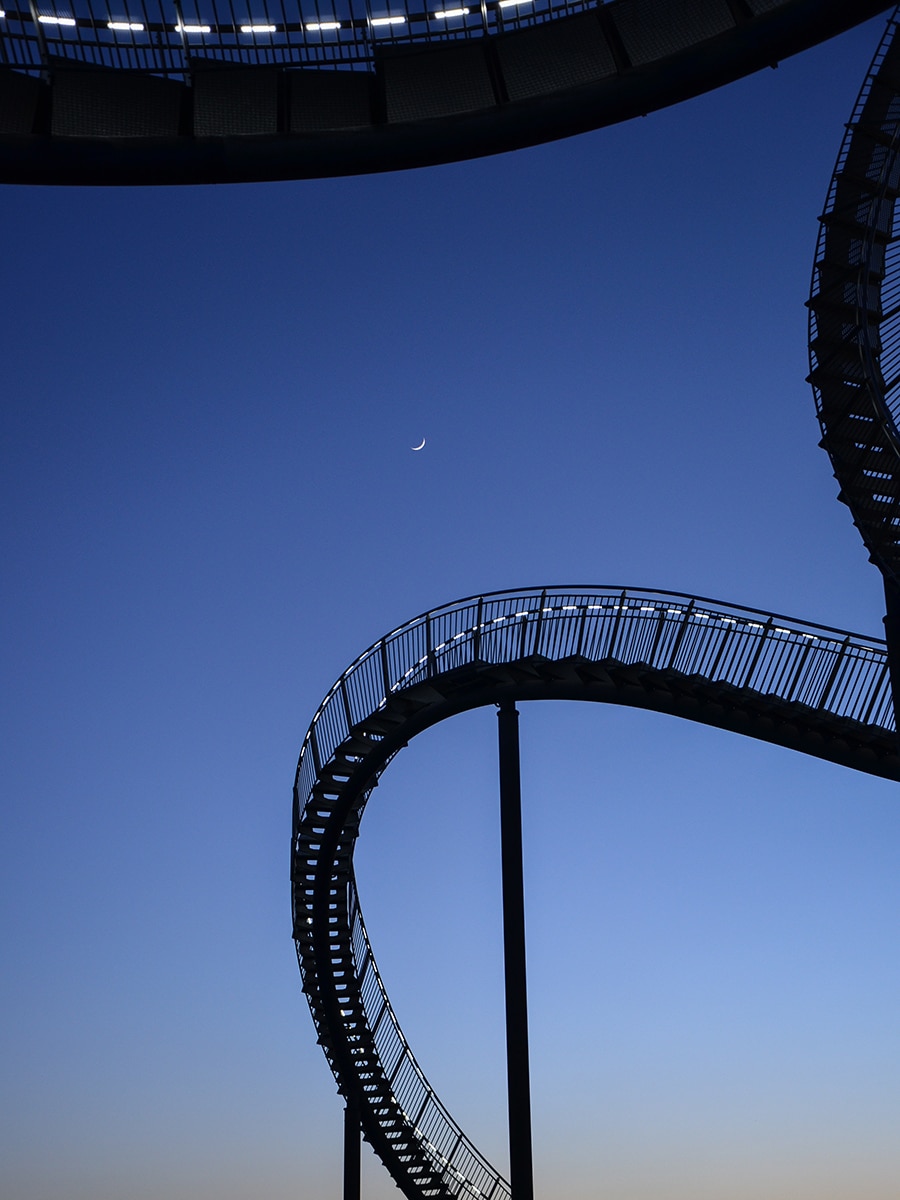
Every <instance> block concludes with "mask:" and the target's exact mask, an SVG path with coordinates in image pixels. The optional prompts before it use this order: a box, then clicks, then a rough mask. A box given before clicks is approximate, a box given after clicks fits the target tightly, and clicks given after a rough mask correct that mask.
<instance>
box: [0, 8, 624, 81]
mask: <svg viewBox="0 0 900 1200" xmlns="http://www.w3.org/2000/svg"><path fill="white" fill-rule="evenodd" d="M599 2H600V3H602V0H599ZM597 3H598V0H520V2H519V3H515V2H514V0H484V2H483V3H482V2H480V0H479V3H477V4H466V3H456V0H447V2H446V3H443V2H437V0H435V2H428V0H242V2H241V3H239V4H236V3H234V2H233V0H49V2H47V3H38V4H37V5H36V6H35V7H34V9H32V7H31V6H30V5H29V4H26V3H24V2H23V0H19V2H18V3H13V4H10V5H8V6H6V7H5V11H4V15H3V17H0V63H4V62H5V63H6V64H7V65H10V66H13V67H17V68H19V69H21V70H35V71H36V70H39V69H41V68H42V67H43V66H44V65H46V63H47V62H48V61H49V60H50V59H51V58H52V59H53V60H55V61H59V60H66V59H69V60H71V61H73V62H79V63H88V64H92V65H96V66H103V67H117V68H121V69H127V70H140V71H149V72H153V73H154V74H161V75H170V76H173V77H178V78H182V77H184V76H185V75H187V74H188V73H189V66H190V59H191V58H200V59H204V58H206V59H209V58H213V59H216V60H217V61H220V62H231V63H234V64H235V65H238V64H244V65H271V66H295V67H296V66H318V67H337V66H343V67H350V68H353V67H356V68H359V69H366V68H367V67H370V66H371V63H372V61H373V59H374V56H375V55H376V53H377V52H378V50H379V48H381V49H383V48H385V47H389V46H391V45H395V44H399V45H403V44H409V43H416V42H447V41H456V40H459V39H460V38H479V37H484V36H490V35H492V34H496V33H502V32H504V31H505V30H509V29H518V28H524V27H526V26H529V25H536V24H541V23H543V22H545V21H551V20H555V19H556V18H558V17H561V16H567V15H568V14H570V13H575V12H582V11H584V10H585V9H589V8H595V7H596V6H597Z"/></svg>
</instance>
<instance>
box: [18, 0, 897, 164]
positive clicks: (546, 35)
mask: <svg viewBox="0 0 900 1200" xmlns="http://www.w3.org/2000/svg"><path fill="white" fill-rule="evenodd" d="M887 7H889V5H887V4H885V3H884V0H609V2H608V3H602V2H598V0H481V2H480V3H479V4H477V5H468V4H465V3H456V2H455V0H453V2H449V3H440V2H438V0H434V2H432V0H280V2H279V3H278V4H274V3H271V2H270V0H246V3H245V4H244V5H242V6H240V7H239V8H235V6H234V5H232V4H230V3H227V4H226V3H225V2H224V0H115V3H113V2H112V0H49V2H48V3H41V4H36V3H33V2H31V0H29V3H28V4H24V3H22V2H21V0H19V2H18V3H11V4H10V5H9V6H8V7H7V8H5V9H3V10H2V11H0V182H4V183H49V184H60V183H63V184H156V183H160V184H169V183H213V182H238V181H246V180H266V179H301V178H312V177H316V176H328V175H346V174H358V173H362V172H369V171H385V170H396V169H400V168H407V167H414V166H422V165H425V164H431V163H439V162H451V161H456V160H459V159H465V158H473V157H477V156H479V155H484V154H493V153H497V152H498V151H502V150H512V149H515V148H516V147H519V146H525V145H533V144H536V143H539V142H545V141H550V140H552V139H553V138H558V137H565V136H568V135H570V134H574V133H579V132H582V131H584V130H587V129H595V128H598V127H600V126H603V125H609V124H612V123H613V122H616V121H622V120H626V119H628V118H630V117H634V116H639V115H641V114H644V113H648V112H652V111H654V110H655V109H658V108H662V107H664V106H665V105H668V104H674V103H677V102H678V101H680V100H684V99H686V98H687V97H689V96H694V95H698V94H699V93H701V92H704V91H708V90H710V89H711V88H715V87H718V86H719V85H721V84H724V83H728V82H729V81H731V80H733V79H737V78H740V77H741V76H743V75H747V74H749V73H750V72H752V71H757V70H760V69H762V68H763V67H767V66H772V65H775V64H776V63H777V62H778V61H780V60H781V59H783V58H786V57H788V56H790V55H792V54H795V53H797V52H798V51H800V50H804V49H806V48H807V47H809V46H812V45H815V44H816V43H818V42H821V41H823V40H824V39H826V38H829V37H832V36H833V35H834V34H837V33H840V32H842V31H843V30H845V29H848V28H850V27H851V26H853V25H856V24H859V23H860V22H861V21H864V20H866V19H867V18H869V17H871V16H873V15H875V14H876V13H878V12H881V11H882V10H884V9H886V8H887Z"/></svg>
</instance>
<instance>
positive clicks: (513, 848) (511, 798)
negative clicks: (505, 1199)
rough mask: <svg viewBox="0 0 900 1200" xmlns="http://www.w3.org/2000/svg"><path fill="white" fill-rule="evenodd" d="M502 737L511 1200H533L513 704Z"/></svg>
mask: <svg viewBox="0 0 900 1200" xmlns="http://www.w3.org/2000/svg"><path fill="white" fill-rule="evenodd" d="M497 721H498V728H499V735H500V738H499V740H500V857H501V864H502V873H503V958H504V967H505V976H506V1077H507V1088H508V1095H509V1175H510V1187H511V1192H512V1198H511V1200H534V1167H533V1163H532V1153H531V1083H530V1079H529V1070H528V995H527V990H526V984H525V885H524V879H523V872H522V787H521V781H520V778H519V713H518V711H517V709H516V706H515V704H514V703H513V702H512V701H511V700H509V701H504V702H503V703H502V704H501V705H500V709H499V712H498V713H497Z"/></svg>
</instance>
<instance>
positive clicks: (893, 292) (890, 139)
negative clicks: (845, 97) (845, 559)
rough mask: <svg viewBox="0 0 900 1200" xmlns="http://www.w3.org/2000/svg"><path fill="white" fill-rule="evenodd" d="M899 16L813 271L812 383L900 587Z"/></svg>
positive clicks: (852, 137)
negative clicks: (899, 421) (899, 428)
mask: <svg viewBox="0 0 900 1200" xmlns="http://www.w3.org/2000/svg"><path fill="white" fill-rule="evenodd" d="M898 13H900V10H896V11H895V13H894V15H893V16H892V17H891V19H890V21H889V23H888V28H887V31H886V33H885V35H884V38H883V40H882V42H881V45H880V46H879V48H878V52H877V53H876V55H875V59H874V61H873V63H872V66H871V68H870V70H869V73H868V75H867V77H866V80H865V83H864V84H863V87H862V90H861V92H860V95H859V99H858V100H857V102H856V106H855V108H854V111H853V115H852V117H851V120H850V122H849V124H848V125H847V132H846V135H845V137H844V140H843V144H842V146H841V150H840V154H839V155H838V160H837V165H836V167H835V171H834V176H833V178H832V180H831V185H830V187H829V191H828V197H827V201H826V205H825V211H824V213H823V215H822V216H821V218H820V222H821V224H820V232H819V239H818V246H817V249H816V260H815V267H814V270H813V286H812V295H811V298H810V300H809V308H810V339H809V344H810V367H811V374H810V377H809V378H810V382H811V383H812V385H813V391H814V393H815V398H816V406H817V409H818V414H819V422H820V424H821V428H822V445H823V446H824V448H825V449H826V450H827V451H828V453H829V455H830V457H831V462H832V465H833V467H834V474H835V478H836V479H837V481H838V484H839V485H840V499H841V500H842V501H843V502H844V503H845V504H846V505H848V507H849V508H850V512H851V514H852V516H853V521H854V524H855V525H856V526H857V528H858V529H859V532H860V534H861V535H862V538H863V541H864V542H865V544H866V548H867V549H868V551H869V556H870V558H871V560H872V562H874V563H875V564H876V565H877V566H878V568H879V569H880V570H881V572H882V573H883V575H884V576H885V579H886V581H888V582H889V583H890V584H892V585H893V586H894V587H895V588H896V587H897V586H900V432H898V417H900V229H898V223H897V216H898V214H897V199H898V196H900V38H898V37H897V36H896V35H897V29H898V24H900V17H898Z"/></svg>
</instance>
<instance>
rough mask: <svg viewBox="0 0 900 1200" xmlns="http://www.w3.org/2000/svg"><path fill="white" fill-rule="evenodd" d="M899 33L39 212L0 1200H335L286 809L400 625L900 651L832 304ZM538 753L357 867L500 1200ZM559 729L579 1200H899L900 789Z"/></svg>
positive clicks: (8, 482)
mask: <svg viewBox="0 0 900 1200" xmlns="http://www.w3.org/2000/svg"><path fill="white" fill-rule="evenodd" d="M881 28H882V21H881V20H878V21H875V22H872V23H869V24H868V25H866V26H863V27H861V28H860V29H857V30H855V31H853V32H851V33H849V34H846V35H844V36H843V37H841V38H839V39H837V40H835V41H833V42H831V43H829V44H828V45H826V46H823V47H820V48H818V49H816V50H813V51H811V52H808V53H807V54H805V55H803V56H801V57H799V58H796V59H793V60H791V61H789V62H787V63H784V64H782V66H781V67H780V68H779V69H778V70H776V71H766V72H764V73H762V74H759V75H757V76H755V77H753V78H751V79H748V80H744V81H742V82H740V83H737V84H735V85H732V86H731V87H729V88H727V89H724V90H722V91H719V92H717V93H714V94H712V95H710V96H706V97H702V98H700V99H697V100H694V101H691V102H689V103H687V104H684V105H682V106H680V107H679V108H677V109H672V110H669V111H666V112H662V113H657V114H654V115H651V116H649V117H647V118H644V119H642V120H640V121H635V122H632V123H630V124H627V125H623V126H619V127H617V128H614V129H608V130H602V131H599V132H597V133H594V134H590V135H586V136H583V137H580V138H576V139H572V140H569V141H566V142H559V143H556V144H554V145H550V146H545V147H539V148H536V149H532V150H527V151H520V152H518V153H516V154H512V155H506V156H501V157H498V158H494V159H490V160H482V161H479V162H474V163H468V164H459V165H454V166H446V167H440V168H435V169H430V170H426V171H420V172H408V173H404V174H398V175H393V176H383V177H371V178H363V179H345V180H336V181H324V182H312V183H293V184H291V183H287V184H285V183H280V184H272V185H264V186H263V185H260V186H241V187H222V188H207V189H203V188H185V189H173V190H149V189H148V190H120V191H103V190H100V189H84V190H74V189H56V190H42V189H37V188H25V187H21V188H14V187H7V188H5V189H3V190H2V192H0V216H2V221H3V225H4V228H5V230H6V237H5V247H4V256H3V267H2V278H3V283H4V296H5V303H4V305H3V319H2V325H0V345H2V356H3V392H4V401H5V402H4V404H3V441H2V455H3V463H2V472H0V477H2V487H3V498H4V507H5V516H6V519H5V521H4V523H3V528H4V533H3V536H4V539H5V544H4V546H3V557H2V561H3V567H4V576H5V580H4V584H3V595H4V607H5V610H6V618H7V620H6V628H7V637H6V638H5V639H4V648H3V673H4V676H5V679H6V680H7V686H6V688H5V690H4V700H3V703H4V713H3V728H4V737H5V741H6V745H5V749H4V753H3V755H2V762H0V772H2V775H0V782H2V795H3V807H2V812H3V816H4V826H5V829H4V835H5V836H4V838H3V846H4V850H3V870H2V874H0V898H2V906H3V917H2V930H3V942H2V953H3V962H4V971H3V976H4V984H3V992H2V1022H0V1043H2V1046H0V1056H2V1061H3V1062H4V1070H3V1072H2V1078H0V1115H2V1120H0V1164H2V1165H0V1191H2V1193H3V1195H4V1196H9V1197H10V1198H11V1200H246V1198H247V1197H250V1196H253V1197H260V1198H262V1200H319V1198H327V1197H337V1196H338V1195H339V1194H340V1191H339V1189H340V1165H339V1164H340V1150H341V1104H340V1098H339V1097H338V1096H337V1094H336V1092H335V1087H334V1084H333V1081H332V1079H331V1075H330V1073H329V1071H328V1068H327V1065H326V1062H325V1059H324V1056H323V1055H322V1053H321V1051H320V1048H319V1047H318V1046H317V1045H316V1043H315V1035H314V1032H313V1027H312V1022H311V1019H310V1016H309V1012H308V1009H307V1007H306V1002H305V999H304V997H303V995H302V992H301V988H300V978H299V972H298V970H297V966H296V960H295V957H294V952H293V944H292V942H291V937H290V904H289V887H288V851H289V831H290V793H291V784H292V779H293V771H294V766H295V763H296V758H297V754H298V752H299V748H300V743H301V740H302V736H303V733H304V731H305V729H306V726H307V724H308V722H309V720H310V718H311V717H312V714H313V712H314V711H315V709H316V706H317V704H318V703H319V701H320V699H321V698H322V696H323V695H324V694H325V692H326V690H327V688H328V686H329V685H330V683H331V682H332V680H333V679H334V678H335V676H337V675H338V674H339V673H340V672H341V671H342V670H343V669H344V667H345V666H347V665H348V664H349V663H350V661H351V660H352V659H353V658H354V657H355V656H356V655H357V654H358V653H359V652H360V651H361V650H362V649H364V648H365V647H366V646H367V645H368V644H369V643H370V642H372V641H374V640H375V639H376V638H378V637H379V636H380V635H382V634H383V633H385V632H387V631H388V630H389V629H391V628H393V627H394V626H396V625H398V624H400V623H401V622H403V621H404V620H406V619H407V618H409V617H412V616H414V615H415V614H417V613H419V612H421V611H422V610H424V609H427V608H430V607H433V606H435V605H438V604H442V603H444V602H447V601H450V600H452V599H455V598H457V597H459V596H464V595H468V594H471V593H474V592H478V591H482V590H487V589H493V588H504V587H517V586H531V585H535V584H537V585H540V584H565V583H573V584H576V583H581V584H588V583H597V584H620V585H634V586H644V587H658V588H667V589H672V590H678V591H685V592H693V593H698V594H701V595H706V596H712V597H715V598H719V599H722V600H726V601H731V602H733V603H738V604H745V605H749V606H758V607H760V608H764V609H768V610H773V611H776V612H783V613H786V614H788V615H791V616H796V617H799V618H804V619H807V620H810V621H814V622H820V623H823V624H828V625H834V626H838V627H842V628H847V629H851V630H854V631H858V632H861V633H868V634H878V633H879V632H880V630H881V625H880V618H881V612H882V609H881V595H880V577H879V575H878V573H877V571H876V570H875V568H874V567H872V566H871V565H870V564H868V563H867V561H866V555H865V552H864V550H863V548H862V544H861V542H860V541H859V539H858V537H857V535H856V532H855V530H854V529H853V527H852V525H851V523H850V518H849V514H848V513H847V510H846V509H845V508H843V507H842V506H841V505H839V504H838V503H837V502H836V499H835V496H836V491H837V487H836V484H835V482H834V480H833V479H832V477H831V472H830V465H829V462H828V459H827V457H826V455H825V454H824V453H823V452H822V451H821V450H819V449H818V448H817V446H816V442H817V440H818V436H819V435H818V429H817V425H816V421H815V417H814V411H813V403H812V398H811V395H810V389H809V387H808V385H807V384H806V383H805V382H804V376H805V374H806V371H807V363H806V312H805V309H804V307H803V301H804V300H805V298H806V296H807V294H808V285H809V276H810V270H811V264H812V257H813V249H814V245H815V237H816V229H817V225H816V219H815V218H816V216H817V214H818V213H819V212H820V211H821V207H822V204H823V199H824V195H825V191H826V188H827V184H828V180H829V177H830V173H831V169H832V166H833V162H834V158H835V155H836V153H837V150H838V145H839V142H840V138H841V134H842V131H843V123H844V122H845V121H846V120H847V118H848V116H849V114H850V109H851V106H852V103H853V100H854V98H855V95H856V92H857V90H858V88H859V85H860V83H861V82H862V78H863V75H864V73H865V69H866V67H867V65H868V62H869V60H870V58H871V55H872V53H873V51H874V48H875V46H876V44H877V41H878V38H879V36H880V33H881ZM423 436H426V437H427V439H428V442H427V446H426V449H425V450H424V451H422V452H421V453H419V454H414V453H412V452H411V450H410V449H409V448H410V447H411V446H412V445H415V444H417V443H418V442H419V441H420V440H421V438H422V437H423ZM495 726H496V721H495V719H494V715H493V710H484V711H481V712H475V713H470V714H467V715H465V716H463V717H460V718H457V719H455V720H454V721H453V722H450V723H448V724H447V725H446V726H443V727H440V728H438V729H435V730H432V731H430V732H428V733H427V734H424V735H422V736H421V737H420V738H419V739H417V740H416V742H414V743H413V744H412V745H411V746H410V748H409V749H408V750H407V751H405V752H404V753H403V754H402V755H401V756H400V757H399V758H398V760H397V761H396V763H395V764H394V765H393V766H392V767H391V768H390V769H389V771H388V773H387V774H386V775H385V777H384V779H383V782H382V785H381V786H380V787H379V788H378V789H377V792H376V793H375V795H374V797H373V799H372V802H371V804H370V806H369V808H368V810H367V813H366V817H365V820H364V822H363V826H362V833H361V837H360V843H359V849H358V851H357V870H358V878H359V886H360V894H361V898H362V901H363V907H364V911H365V913H366V918H367V923H368V926H369V931H370V934H371V936H372V940H373V944H374V947H375V951H376V954H377V956H378V960H379V965H380V967H381V970H382V974H383V976H384V978H385V982H386V984H387V987H388V990H389V991H390V993H391V997H392V1000H393V1002H394V1005H395V1008H396V1010H397V1013H398V1016H399V1018H400V1020H401V1023H402V1024H403V1026H404V1029H405V1031H406V1033H407V1035H408V1037H409V1039H410V1042H411V1044H412V1046H413V1048H414V1050H415V1052H416V1055H417V1057H418V1058H419V1061H420V1063H421V1064H422V1066H423V1067H424V1069H425V1071H426V1073H427V1074H428V1075H429V1077H430V1079H431V1081H432V1082H433V1084H434V1085H435V1086H436V1087H437V1089H438V1091H439V1093H440V1094H441V1096H442V1098H443V1099H444V1100H445V1101H446V1103H447V1104H448V1106H449V1107H450V1110H451V1112H453V1114H454V1116H456V1117H457V1119H458V1120H459V1121H460V1122H461V1123H462V1124H463V1126H464V1128H465V1129H466V1131H467V1132H468V1133H469V1134H470V1136H472V1137H473V1139H474V1140H475V1141H476V1142H477V1143H479V1144H480V1146H481V1147H482V1148H483V1149H484V1150H485V1151H486V1152H487V1153H488V1154H489V1155H490V1156H492V1157H493V1158H494V1159H495V1161H497V1163H498V1165H501V1166H502V1167H503V1168H504V1169H506V1150H505V1095H504V1089H505V1083H504V1062H503V1037H502V990H501V986H502V964H501V958H500V883H499V817H498V812H497V794H496V753H495V738H496V729H495ZM521 727H522V749H523V788H524V819H525V841H526V846H525V855H526V903H527V921H528V947H529V973H530V1002H531V1023H532V1060H533V1090H534V1124H535V1157H536V1172H537V1192H538V1195H539V1196H540V1197H541V1198H542V1200H848V1198H849V1197H852V1198H853V1200H896V1196H897V1191H898V1179H900V1146H898V1142H897V1137H896V1131H897V1128H898V1124H900V1032H898V1023H897V1012H898V1001H900V966H898V963H900V959H898V955H897V943H896V938H897V921H896V914H897V910H898V903H900V874H898V871H897V869H896V864H897V855H898V851H900V803H898V795H897V788H896V785H894V784H891V783H887V782H885V781H881V780H877V779H872V778H868V777H866V776H862V775H855V774H853V773H852V772H850V771H848V770H846V769H843V768H840V767H836V766H831V765H829V764H827V763H823V762H819V761H817V760H814V759H806V758H803V757H802V756H799V755H796V754H793V753H791V752H789V751H786V750H781V749H778V748H776V747H772V746H767V745H763V744H757V743H754V742H751V741H747V740H744V739H741V738H739V737H737V736H736V735H732V734H728V733H724V732H720V731H715V730H710V729H705V728H702V727H699V726H697V727H695V726H692V725H691V724H689V723H687V722H682V721H678V720H676V719H674V718H668V717H664V716H659V715H654V714H647V713H639V712H630V711H624V710H622V711H620V710H616V709H613V708H606V707H601V706H592V705H575V704H556V705H550V704H540V705H531V706H527V705H525V706H522V717H521ZM364 1173H365V1177H364V1195H365V1197H366V1200H388V1198H389V1197H393V1196H396V1195H397V1194H398V1193H397V1191H396V1189H395V1188H394V1186H393V1184H392V1183H391V1181H390V1179H389V1177H388V1176H387V1175H386V1173H385V1172H384V1171H383V1169H382V1168H381V1167H380V1165H379V1164H378V1163H377V1161H375V1160H374V1159H373V1158H372V1157H371V1155H369V1154H368V1151H366V1156H365V1161H364Z"/></svg>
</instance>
